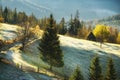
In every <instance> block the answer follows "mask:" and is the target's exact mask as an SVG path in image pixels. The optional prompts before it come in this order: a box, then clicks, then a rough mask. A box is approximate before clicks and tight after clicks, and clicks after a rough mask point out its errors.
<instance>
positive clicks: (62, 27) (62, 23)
mask: <svg viewBox="0 0 120 80" xmlns="http://www.w3.org/2000/svg"><path fill="white" fill-rule="evenodd" d="M58 31H59V34H65V33H66V31H67V29H66V26H65V19H64V18H62V20H61V21H60V24H59V29H58Z"/></svg>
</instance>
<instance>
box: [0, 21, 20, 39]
mask: <svg viewBox="0 0 120 80" xmlns="http://www.w3.org/2000/svg"><path fill="white" fill-rule="evenodd" d="M19 29H21V27H18V26H16V25H10V24H4V23H2V24H0V39H2V40H11V39H15V38H16V37H17V34H16V33H17V31H18V30H19Z"/></svg>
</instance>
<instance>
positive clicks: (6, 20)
mask: <svg viewBox="0 0 120 80" xmlns="http://www.w3.org/2000/svg"><path fill="white" fill-rule="evenodd" d="M3 17H4V21H5V22H8V8H7V7H5V9H4V12H3Z"/></svg>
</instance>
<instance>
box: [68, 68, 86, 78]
mask: <svg viewBox="0 0 120 80" xmlns="http://www.w3.org/2000/svg"><path fill="white" fill-rule="evenodd" d="M69 80H84V78H83V76H82V73H81V71H80V67H78V66H77V68H76V69H75V71H74V73H73V74H72V75H71V77H70V78H69Z"/></svg>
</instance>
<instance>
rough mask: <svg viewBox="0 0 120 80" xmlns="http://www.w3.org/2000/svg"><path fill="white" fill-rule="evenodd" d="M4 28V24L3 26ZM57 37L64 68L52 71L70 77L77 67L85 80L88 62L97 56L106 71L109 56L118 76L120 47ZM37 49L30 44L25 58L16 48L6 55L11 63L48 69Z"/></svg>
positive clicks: (35, 43)
mask: <svg viewBox="0 0 120 80" xmlns="http://www.w3.org/2000/svg"><path fill="white" fill-rule="evenodd" d="M4 26H6V24H4ZM10 26H11V25H10ZM10 26H9V27H10ZM6 28H8V27H6ZM12 29H13V30H15V28H14V27H13V28H10V30H12ZM8 30H9V29H8ZM0 36H1V35H0ZM6 36H7V35H6ZM10 36H14V35H10ZM59 36H60V42H61V48H62V50H63V53H64V63H65V66H64V67H63V68H61V69H60V68H54V71H57V72H60V73H62V74H63V73H64V74H65V75H70V74H71V73H72V72H73V70H74V68H75V67H76V66H77V65H79V66H80V68H81V70H82V72H83V74H84V76H85V79H86V80H87V77H86V76H88V73H89V72H88V69H89V65H90V60H91V59H92V58H93V56H94V55H95V54H98V55H99V56H100V60H101V65H102V68H103V71H105V70H106V68H105V67H106V62H107V58H108V57H109V56H111V57H112V58H113V59H114V61H115V67H116V71H117V74H118V76H120V69H119V67H120V64H119V62H120V45H118V44H110V43H104V44H103V45H102V48H100V43H98V42H92V41H87V40H82V39H76V38H71V37H67V36H61V35H59ZM37 47H38V42H34V43H31V44H30V45H29V46H28V48H27V51H28V53H30V54H26V56H25V55H23V54H21V53H20V51H19V50H18V48H16V47H13V48H11V49H10V50H9V51H8V52H7V54H8V56H9V57H11V58H12V59H13V61H15V62H18V63H21V64H26V65H30V64H28V63H27V62H28V61H31V62H32V63H34V64H35V65H40V66H44V67H45V66H47V67H49V66H48V65H46V64H44V62H42V60H40V59H39V53H40V52H39V50H38V49H37ZM27 55H28V56H27ZM24 58H25V59H24ZM25 60H26V61H27V62H26V61H25ZM39 61H40V62H39ZM30 66H33V65H30Z"/></svg>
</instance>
